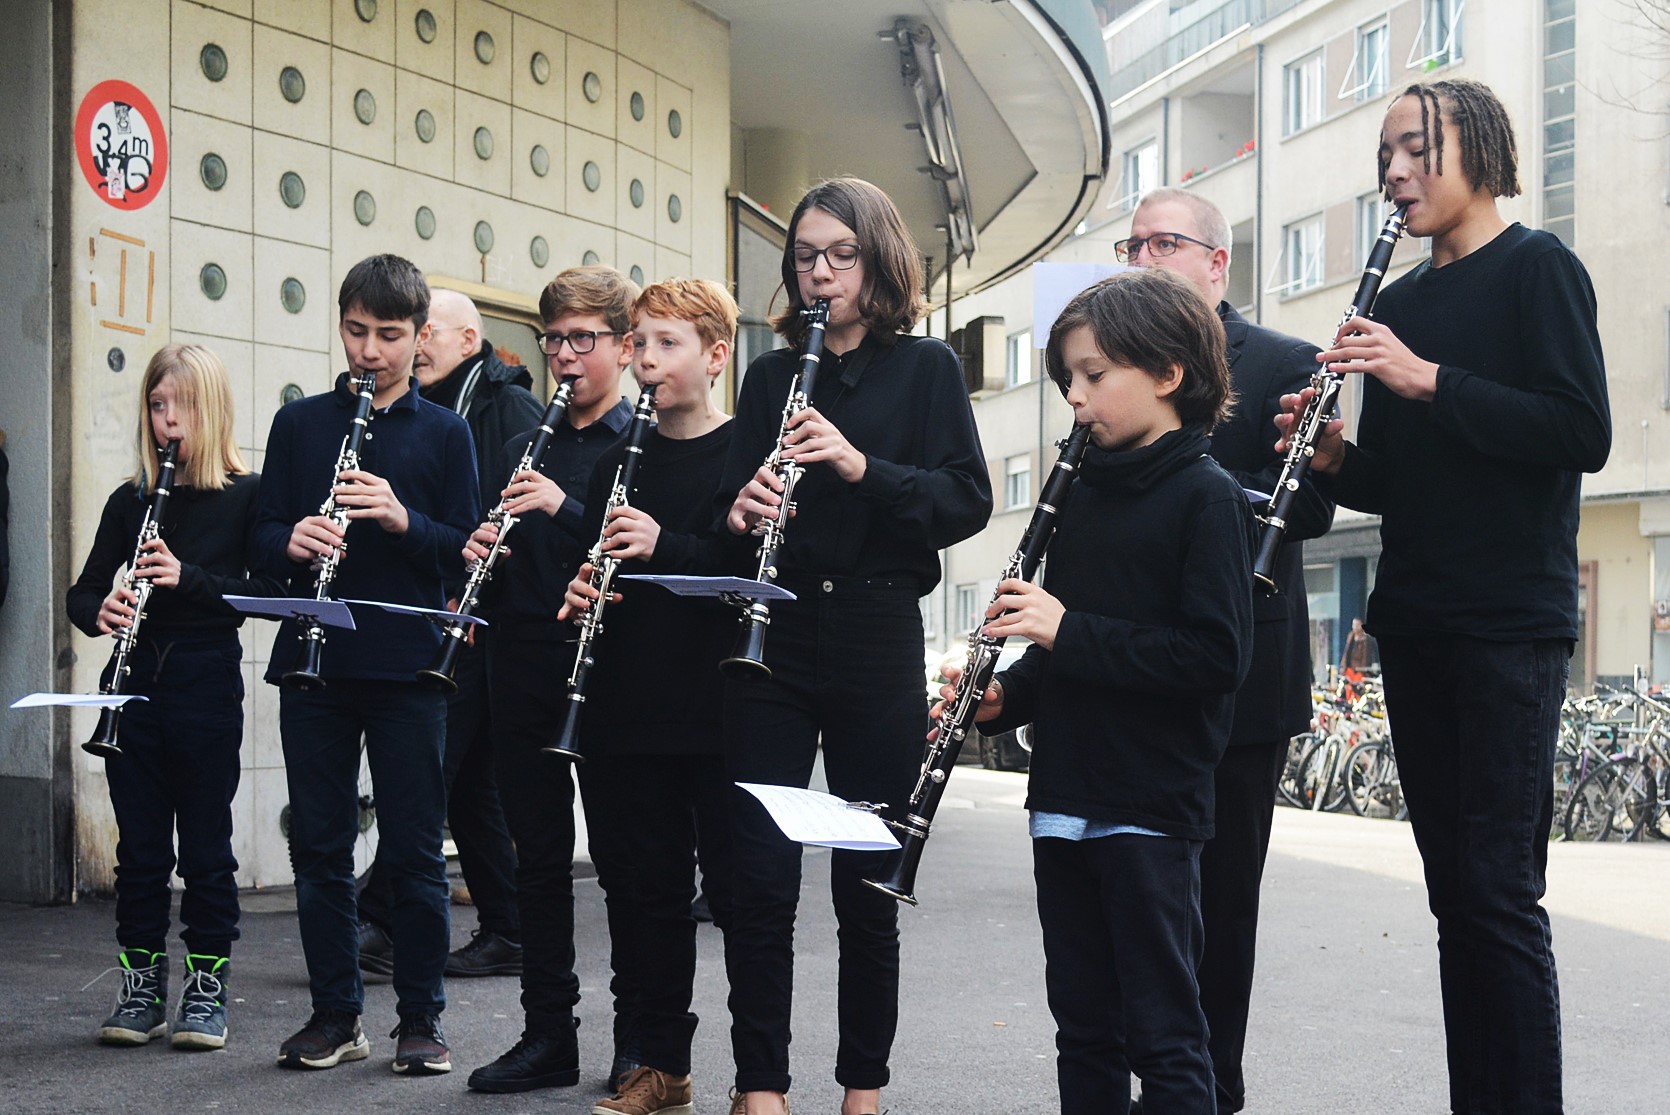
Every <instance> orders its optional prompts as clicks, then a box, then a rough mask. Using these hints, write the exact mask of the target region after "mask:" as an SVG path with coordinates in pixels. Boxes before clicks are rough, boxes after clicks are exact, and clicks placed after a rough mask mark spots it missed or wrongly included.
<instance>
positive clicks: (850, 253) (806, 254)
mask: <svg viewBox="0 0 1670 1115" xmlns="http://www.w3.org/2000/svg"><path fill="white" fill-rule="evenodd" d="M819 256H822V257H823V258H824V259H825V260H827V261H828V262H829V269H830V270H831V271H851V270H852V269H853V268H854V267H857V266H858V257H859V248H858V245H857V244H831V245H830V246H829V247H827V248H806V247H800V246H796V247H795V249H794V252H793V254H792V256H791V257H790V258H792V259H793V260H794V269H795V270H796V271H798V272H800V273H801V274H802V275H804V274H805V273H806V272H808V271H810V270H812V268H814V267H816V266H817V265H818V257H819Z"/></svg>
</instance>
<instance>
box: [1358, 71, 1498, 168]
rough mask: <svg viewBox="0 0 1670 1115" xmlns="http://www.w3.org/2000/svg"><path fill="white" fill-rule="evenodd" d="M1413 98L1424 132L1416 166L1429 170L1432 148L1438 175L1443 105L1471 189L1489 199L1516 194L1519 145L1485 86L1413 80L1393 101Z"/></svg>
mask: <svg viewBox="0 0 1670 1115" xmlns="http://www.w3.org/2000/svg"><path fill="white" fill-rule="evenodd" d="M1404 97H1414V98H1415V99H1416V100H1418V101H1420V103H1421V130H1422V131H1423V132H1424V133H1425V134H1426V135H1427V137H1428V142H1427V144H1426V150H1425V152H1424V153H1423V154H1422V156H1421V165H1422V169H1424V170H1425V171H1426V172H1427V173H1429V174H1430V173H1432V167H1433V161H1432V160H1433V153H1434V152H1435V151H1436V152H1437V159H1438V173H1439V174H1443V173H1444V119H1443V111H1442V110H1443V109H1445V108H1447V109H1449V113H1450V120H1451V121H1452V122H1454V124H1455V126H1456V131H1457V132H1458V133H1459V139H1458V142H1459V143H1460V144H1461V173H1462V174H1463V175H1464V176H1465V177H1466V179H1467V181H1468V183H1469V184H1470V185H1472V186H1473V187H1474V188H1478V187H1480V186H1483V187H1484V188H1486V189H1488V190H1489V191H1490V193H1491V196H1493V197H1518V196H1519V194H1520V192H1521V191H1520V188H1519V149H1518V146H1517V145H1516V144H1515V143H1514V139H1513V124H1512V123H1511V122H1509V120H1508V110H1507V109H1506V108H1504V107H1503V106H1502V102H1501V101H1500V100H1498V99H1497V97H1496V94H1495V93H1493V92H1491V89H1490V86H1488V85H1485V84H1484V83H1483V82H1478V81H1465V80H1459V79H1458V80H1452V81H1432V82H1418V83H1416V84H1414V85H1411V86H1410V87H1409V88H1407V89H1405V90H1404V91H1403V92H1402V93H1400V94H1398V98H1397V99H1398V100H1402V99H1403V98H1404ZM1388 161H1389V156H1388V155H1386V154H1384V153H1382V154H1381V156H1380V190H1381V192H1382V193H1384V192H1385V190H1386V164H1387V162H1388Z"/></svg>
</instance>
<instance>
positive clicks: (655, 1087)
mask: <svg viewBox="0 0 1670 1115" xmlns="http://www.w3.org/2000/svg"><path fill="white" fill-rule="evenodd" d="M695 1110H696V1109H695V1108H694V1107H692V1106H691V1104H690V1078H689V1077H688V1076H669V1075H668V1074H667V1073H664V1072H662V1071H661V1070H660V1069H652V1068H650V1067H649V1066H648V1065H643V1066H641V1067H639V1068H636V1069H633V1070H632V1071H631V1072H630V1073H628V1074H627V1077H626V1079H625V1080H623V1081H621V1084H620V1087H618V1088H616V1089H615V1094H614V1095H612V1096H610V1097H609V1098H608V1099H606V1100H598V1101H597V1105H596V1106H595V1107H593V1108H592V1109H591V1115H693V1113H694V1112H695Z"/></svg>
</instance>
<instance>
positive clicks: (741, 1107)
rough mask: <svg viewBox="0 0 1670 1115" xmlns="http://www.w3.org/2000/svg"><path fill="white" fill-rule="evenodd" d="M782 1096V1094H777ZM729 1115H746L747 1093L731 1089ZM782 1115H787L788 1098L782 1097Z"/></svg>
mask: <svg viewBox="0 0 1670 1115" xmlns="http://www.w3.org/2000/svg"><path fill="white" fill-rule="evenodd" d="M778 1094H779V1095H782V1093H780V1092H779V1093H778ZM731 1115H748V1093H747V1092H739V1091H737V1090H736V1089H735V1088H733V1089H731ZM783 1115H789V1097H788V1096H783Z"/></svg>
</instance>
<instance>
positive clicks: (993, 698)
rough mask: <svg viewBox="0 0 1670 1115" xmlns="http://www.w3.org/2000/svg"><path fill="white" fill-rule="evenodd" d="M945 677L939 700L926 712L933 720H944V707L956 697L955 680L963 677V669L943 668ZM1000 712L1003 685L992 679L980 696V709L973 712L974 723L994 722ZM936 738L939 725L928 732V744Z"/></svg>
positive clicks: (959, 667)
mask: <svg viewBox="0 0 1670 1115" xmlns="http://www.w3.org/2000/svg"><path fill="white" fill-rule="evenodd" d="M945 676H946V677H947V678H948V679H949V680H948V681H947V682H946V683H945V684H944V685H942V686H940V687H939V700H938V701H936V702H934V707H933V708H931V709H929V710H928V715H929V716H931V717H933V718H934V719H935V720H943V719H944V718H945V707H946V706H947V705H949V704H950V703H951V701H952V699H953V698H954V697H956V695H957V679H958V678H960V677H962V676H963V668H962V667H961V666H947V667H945ZM1002 712H1003V684H1002V683H1001V682H999V681H997V680H996V679H995V678H994V679H993V680H992V683H991V684H990V685H988V686H986V691H985V692H984V693H982V694H980V707H979V708H977V709H975V710H974V722H975V723H976V724H978V723H981V722H983V721H986V720H995V719H997V717H998V716H999V715H1001V714H1002ZM938 738H939V725H937V724H936V725H934V727H933V728H932V729H931V730H930V731H929V732H928V742H929V743H932V742H933V741H934V740H936V739H938Z"/></svg>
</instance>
